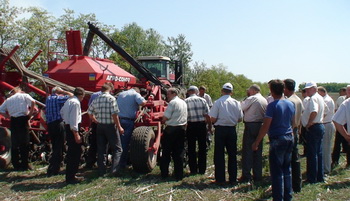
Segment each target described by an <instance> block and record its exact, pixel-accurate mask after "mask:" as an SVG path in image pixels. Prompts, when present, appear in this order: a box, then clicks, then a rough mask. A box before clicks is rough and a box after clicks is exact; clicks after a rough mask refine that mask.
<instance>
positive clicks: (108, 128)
mask: <svg viewBox="0 0 350 201" xmlns="http://www.w3.org/2000/svg"><path fill="white" fill-rule="evenodd" d="M107 143H108V144H109V147H110V149H111V150H112V166H111V173H112V174H115V173H117V172H118V170H119V168H120V165H119V162H120V157H121V155H122V152H123V149H122V145H121V141H120V135H119V133H118V132H117V130H116V128H115V125H114V124H97V152H98V156H97V164H98V171H99V175H101V176H102V175H104V174H105V173H106V160H107V154H106V152H107Z"/></svg>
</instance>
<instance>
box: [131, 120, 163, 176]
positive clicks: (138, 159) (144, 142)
mask: <svg viewBox="0 0 350 201" xmlns="http://www.w3.org/2000/svg"><path fill="white" fill-rule="evenodd" d="M154 140H155V134H154V131H153V129H152V127H147V126H141V127H137V128H135V129H134V132H133V134H132V137H131V142H130V162H131V165H132V167H133V169H134V170H135V171H136V172H140V173H148V172H151V171H152V170H153V169H154V167H155V166H156V164H157V155H156V154H154V152H153V151H151V150H150V149H149V147H151V146H152V145H153V143H154Z"/></svg>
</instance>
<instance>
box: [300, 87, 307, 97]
mask: <svg viewBox="0 0 350 201" xmlns="http://www.w3.org/2000/svg"><path fill="white" fill-rule="evenodd" d="M301 96H302V97H303V98H305V97H307V95H306V90H305V89H302V90H301Z"/></svg>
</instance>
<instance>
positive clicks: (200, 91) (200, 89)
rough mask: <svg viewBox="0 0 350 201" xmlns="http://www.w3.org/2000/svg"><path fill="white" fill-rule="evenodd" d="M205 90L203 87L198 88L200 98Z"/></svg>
mask: <svg viewBox="0 0 350 201" xmlns="http://www.w3.org/2000/svg"><path fill="white" fill-rule="evenodd" d="M206 90H207V89H206V88H205V86H200V87H199V95H200V96H203V95H204V93H205V91H206Z"/></svg>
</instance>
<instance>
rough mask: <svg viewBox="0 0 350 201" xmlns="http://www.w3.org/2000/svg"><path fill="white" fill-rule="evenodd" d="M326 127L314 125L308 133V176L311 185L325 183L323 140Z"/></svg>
mask: <svg viewBox="0 0 350 201" xmlns="http://www.w3.org/2000/svg"><path fill="white" fill-rule="evenodd" d="M323 135H324V125H323V124H314V125H312V126H311V127H310V128H309V129H308V130H307V131H306V143H307V152H306V157H307V160H306V169H307V170H306V175H307V180H308V182H310V183H316V182H323V181H324V178H323V177H324V173H323V157H322V140H323Z"/></svg>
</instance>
